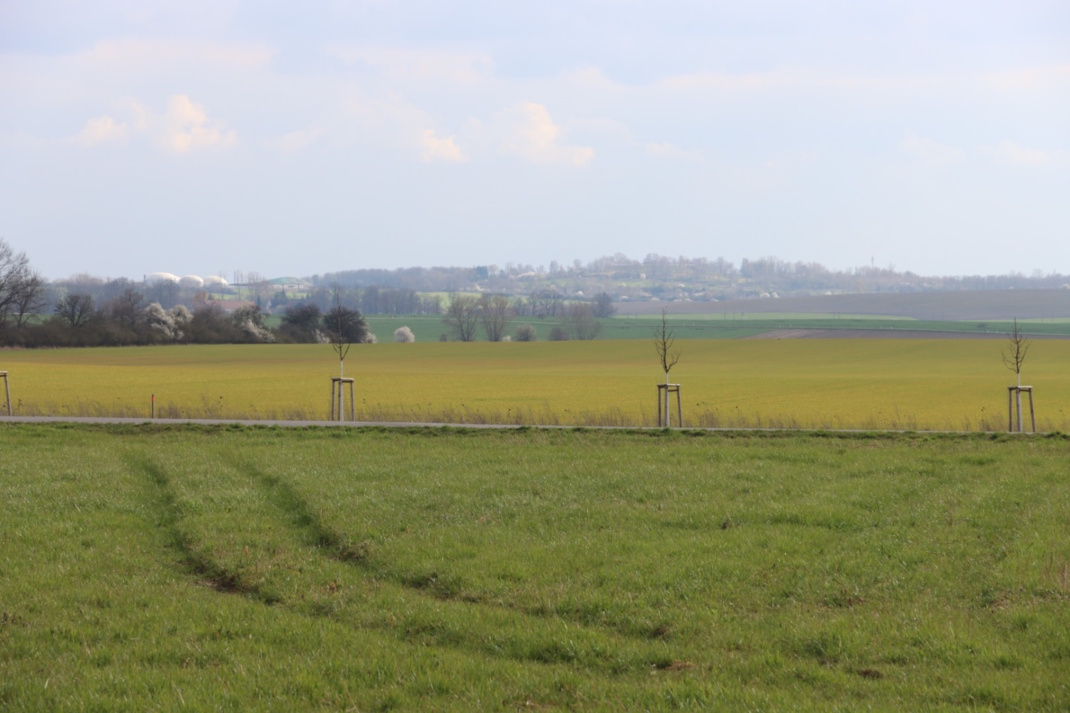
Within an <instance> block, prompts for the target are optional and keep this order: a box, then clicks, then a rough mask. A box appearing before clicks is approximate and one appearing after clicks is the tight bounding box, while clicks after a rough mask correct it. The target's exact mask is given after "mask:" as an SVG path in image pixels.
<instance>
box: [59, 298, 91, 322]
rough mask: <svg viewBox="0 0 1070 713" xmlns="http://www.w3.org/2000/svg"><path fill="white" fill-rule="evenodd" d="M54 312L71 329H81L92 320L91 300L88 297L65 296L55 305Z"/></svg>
mask: <svg viewBox="0 0 1070 713" xmlns="http://www.w3.org/2000/svg"><path fill="white" fill-rule="evenodd" d="M54 311H55V313H56V316H57V317H59V318H60V319H62V320H63V321H64V322H66V323H67V324H69V325H70V326H71V328H72V329H81V328H82V327H84V326H86V325H87V324H89V320H90V319H92V318H93V313H94V311H95V310H94V305H93V298H92V296H90V295H81V294H67V295H65V296H64V297H63V298H62V299H61V300H60V301H59V302H57V303H56V308H55V310H54Z"/></svg>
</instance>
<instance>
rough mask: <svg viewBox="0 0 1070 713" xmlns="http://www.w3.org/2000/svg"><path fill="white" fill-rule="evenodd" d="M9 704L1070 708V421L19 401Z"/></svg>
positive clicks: (4, 532)
mask: <svg viewBox="0 0 1070 713" xmlns="http://www.w3.org/2000/svg"><path fill="white" fill-rule="evenodd" d="M0 449H2V453H3V458H2V460H0V502H2V503H3V505H2V508H3V510H2V512H3V517H2V518H0V612H2V614H0V709H3V710H5V711H24V710H26V711H28V710H180V709H188V710H236V711H237V710H241V711H246V710H346V711H385V710H456V711H474V710H488V711H498V710H504V711H510V710H678V709H685V710H687V709H691V710H696V709H714V710H815V711H829V710H843V711H848V710H851V711H853V710H889V711H902V710H963V711H988V710H992V711H1018V710H1051V711H1057V710H1066V709H1067V708H1068V707H1070V677H1068V676H1067V671H1068V670H1070V581H1068V579H1070V572H1068V570H1070V538H1068V536H1067V535H1068V530H1067V527H1068V523H1070V489H1068V488H1067V476H1066V463H1067V462H1068V460H1070V440H1068V439H1067V438H1066V437H1065V436H1061V435H1052V436H1036V437H1033V436H1025V437H1012V436H1007V435H998V434H988V435H985V434H971V435H958V436H951V435H924V434H907V435H880V434H853V435H844V434H840V435H836V434H829V433H812V434H787V435H785V434H779V435H776V434H760V433H750V434H744V433H738V432H736V433H732V432H722V433H710V432H693V431H674V432H670V431H642V432H640V431H602V430H569V429H557V430H535V429H526V428H525V429H517V430H505V431H490V430H488V431H475V430H463V429H461V430H456V429H447V428H435V429H417V428H412V429H396V430H390V429H375V428H360V429H329V428H307V429H276V428H267V427H239V426H229V427H228V426H212V427H207V426H200V427H198V426H169V427H168V426H152V425H145V426H99V427H94V426H86V425H58V424H14V423H2V424H0Z"/></svg>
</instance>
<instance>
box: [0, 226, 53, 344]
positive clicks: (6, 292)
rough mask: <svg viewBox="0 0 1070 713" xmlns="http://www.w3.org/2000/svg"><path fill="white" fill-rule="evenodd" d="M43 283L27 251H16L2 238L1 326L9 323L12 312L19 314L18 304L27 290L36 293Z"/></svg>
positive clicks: (0, 269)
mask: <svg viewBox="0 0 1070 713" xmlns="http://www.w3.org/2000/svg"><path fill="white" fill-rule="evenodd" d="M42 284H43V283H42V281H41V279H40V277H39V276H38V275H37V273H35V272H34V271H33V270H32V269H31V268H30V260H29V258H27V257H26V253H16V252H15V250H14V248H12V247H11V246H10V245H8V243H7V241H6V240H4V239H3V238H0V327H3V326H4V325H5V324H6V323H7V318H8V315H10V314H11V313H12V312H14V313H16V314H18V312H19V308H18V305H19V303H20V302H21V301H24V300H25V299H26V295H27V292H34V293H36V292H37V291H39V290H40V289H41V287H42ZM21 321H22V319H21V317H20V318H19V322H20V323H21Z"/></svg>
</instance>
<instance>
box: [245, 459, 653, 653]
mask: <svg viewBox="0 0 1070 713" xmlns="http://www.w3.org/2000/svg"><path fill="white" fill-rule="evenodd" d="M228 460H229V461H230V466H231V467H233V468H235V469H236V470H238V471H239V472H241V473H244V474H246V475H247V476H248V477H249V478H250V479H251V480H252V481H253V482H254V483H256V484H257V485H258V486H259V487H260V488H261V489H262V490H263V492H264V493H265V495H266V496H267V498H268V499H269V500H270V502H272V503H273V504H274V505H275V506H276V507H278V508H279V510H280V511H281V512H283V513H284V514H285V516H286V517H288V518H289V520H290V522H291V523H292V525H293V526H294V527H295V528H296V529H297V530H299V531H300V532H301V533H303V536H304V538H305V540H306V542H308V543H309V544H311V545H313V546H315V547H317V548H320V550H321V552H322V553H323V554H324V555H325V556H326V557H328V558H330V559H333V560H335V561H337V562H340V563H342V564H345V565H347V566H354V567H358V568H359V569H360V570H362V571H363V572H364V573H365V574H367V575H368V576H370V577H373V578H374V579H376V580H379V581H383V582H390V583H392V584H397V585H400V586H402V587H404V588H406V589H408V590H410V591H413V592H416V593H418V594H421V595H423V596H427V597H431V598H434V599H437V600H439V601H443V602H447V603H453V604H461V605H465V606H471V607H480V608H486V609H488V610H494V611H499V612H503V613H505V612H507V613H510V614H514V615H519V616H521V617H523V618H530V619H534V620H538V621H543V622H550V621H553V620H558V621H561V622H567V623H568V626H570V627H578V628H579V629H580V630H583V631H587V632H588V634H589V635H590V636H593V637H609V638H610V639H615V638H618V637H619V638H620V639H622V640H624V641H631V642H632V643H633V644H640V645H642V644H650V643H662V644H664V643H665V642H664V641H660V642H659V641H658V640H660V639H662V635H661V634H641V633H637V632H634V631H628V630H624V629H622V628H620V627H616V626H610V627H602V626H592V625H591V624H590V623H589V622H586V621H583V620H582V618H581V617H568V616H561V615H560V613H551V612H548V611H545V610H542V609H528V608H525V607H516V606H510V605H508V604H502V603H496V602H491V601H488V600H487V599H486V598H485V597H483V596H480V595H476V594H468V593H463V592H461V591H460V589H461V588H460V587H459V586H458V585H457V583H456V582H453V581H451V580H450V579H449V578H443V577H440V576H439V575H438V574H437V573H433V574H422V575H417V576H410V577H406V576H401V575H399V574H398V573H396V572H393V571H391V570H390V569H389V568H387V567H383V566H380V565H378V564H376V563H375V562H374V561H373V558H372V557H371V554H372V552H371V546H370V544H369V543H368V542H367V541H362V542H360V543H359V544H355V545H354V544H351V539H350V538H348V537H346V536H345V535H344V534H342V533H339V532H337V531H335V530H333V529H332V528H331V527H330V526H329V525H328V524H326V523H325V522H323V520H322V519H321V518H320V517H319V515H318V513H317V512H316V510H315V508H313V507H312V506H310V505H309V503H308V502H307V501H306V500H305V499H304V498H303V497H302V496H301V494H300V493H299V492H298V491H297V490H296V489H295V488H294V487H293V485H291V484H290V483H289V482H287V481H286V480H285V479H283V478H281V477H279V476H277V475H274V474H272V473H268V472H265V471H264V470H261V469H260V468H258V467H257V466H256V465H254V464H253V463H250V462H248V461H244V460H242V459H240V458H238V457H235V456H230V457H229V459H228ZM414 627H415V629H416V631H415V633H416V635H420V634H421V633H426V634H429V635H431V637H432V639H434V640H437V641H438V643H439V644H441V645H444V646H447V647H449V648H460V649H464V650H475V651H478V652H481V653H483V654H494V655H502V654H505V655H506V656H507V657H508V658H512V659H514V660H523V661H531V662H535V663H542V664H561V663H566V664H573V663H577V662H579V661H580V660H581V659H584V658H588V657H590V658H592V659H594V660H596V661H598V664H597V665H600V666H605V667H609V668H613V667H614V666H616V665H619V662H618V663H617V664H614V662H613V660H612V659H613V655H612V653H611V651H612V649H613V648H614V647H612V646H605V644H608V642H600V643H596V642H595V641H593V640H592V641H591V642H589V644H588V647H589V648H590V650H589V651H588V652H587V654H586V655H585V654H584V653H583V651H582V649H583V648H585V647H583V646H577V645H576V643H575V642H574V641H573V640H572V639H571V635H570V636H569V638H568V640H567V643H562V641H560V640H559V639H558V637H557V636H555V635H552V634H551V635H550V636H549V638H548V639H547V638H542V637H537V639H538V640H528V641H526V642H520V641H518V642H513V643H514V645H513V646H512V647H509V646H507V647H505V648H512V649H513V650H512V651H508V652H506V651H504V650H503V647H502V646H501V645H500V643H499V644H495V645H493V646H490V645H488V644H487V643H486V642H483V643H480V644H476V645H475V646H474V647H473V646H472V644H471V643H468V644H466V643H464V641H463V639H464V638H465V636H464V635H463V634H461V633H459V632H456V631H453V632H440V634H441V635H439V636H436V635H435V630H436V625H435V624H434V622H430V621H426V622H416V623H415V624H414ZM636 655H637V656H638V657H639V661H640V664H639V665H640V666H641V667H642V668H653V669H660V668H663V666H664V662H665V661H668V660H671V659H667V658H666V652H665V651H660V652H657V653H652V652H646V653H643V654H638V653H637V654H636ZM590 663H593V662H590Z"/></svg>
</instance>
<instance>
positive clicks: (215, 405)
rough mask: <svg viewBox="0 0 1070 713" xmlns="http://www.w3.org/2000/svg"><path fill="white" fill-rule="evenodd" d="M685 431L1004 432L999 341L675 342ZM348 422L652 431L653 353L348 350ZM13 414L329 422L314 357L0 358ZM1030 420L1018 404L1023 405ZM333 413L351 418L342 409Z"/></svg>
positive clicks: (188, 349) (1045, 406)
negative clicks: (352, 404) (352, 382)
mask: <svg viewBox="0 0 1070 713" xmlns="http://www.w3.org/2000/svg"><path fill="white" fill-rule="evenodd" d="M677 345H678V346H679V348H680V350H681V352H682V355H681V358H680V361H679V364H678V365H677V366H676V367H675V368H674V369H673V371H672V374H671V376H672V381H673V382H674V383H680V384H681V385H682V395H683V411H684V425H685V426H692V427H718V426H723V427H736V426H741V427H742V426H747V427H753V426H758V427H789V428H793V427H798V428H867V429H869V428H875V429H936V430H944V429H947V430H1005V429H1006V428H1007V386H1008V385H1010V384H1013V383H1014V375H1013V373H1011V372H1010V371H1008V370H1007V369H1006V368H1005V367H1004V365H1003V361H1002V358H1001V350H1002V349H1003V348H1004V347H1005V344H1004V343H1003V341H1001V340H971V339H961V340H937V339H928V340H911V339H876V340H868V339H857V340H854V339H831V340H818V339H805V340H735V341H728V340H709V341H706V340H681V341H679V342H677ZM345 366H346V369H345V375H346V376H347V377H354V378H355V379H356V394H357V397H356V411H357V418H358V419H359V420H376V421H382V420H386V421H437V422H451V423H519V424H562V425H625V426H639V425H647V426H650V425H655V423H656V409H657V401H656V389H655V385H656V384H657V383H658V382H659V381H662V380H663V379H664V374H663V373H662V372H661V369H660V366H659V363H658V361H657V357H656V355H655V353H654V348H653V344H652V343H651V341H650V340H634V341H632V340H604V341H593V342H535V343H515V342H514V343H497V344H492V343H468V344H464V343H452V342H451V343H418V344H394V343H391V344H374V345H359V346H354V347H353V349H352V350H351V351H350V353H349V356H348V358H347V359H346V362H345ZM0 370H6V371H8V372H9V377H10V380H11V381H10V386H11V401H12V406H13V410H14V412H15V413H16V414H20V415H60V416H108V415H113V416H147V415H149V411H150V399H151V397H152V395H153V394H155V397H156V415H157V417H163V418H254V419H309V420H323V419H326V418H327V417H328V411H329V402H330V378H331V377H332V376H336V375H337V374H338V362H337V359H336V358H335V357H334V354H333V352H332V350H331V349H330V347H329V346H324V345H225V346H170V347H138V348H129V347H128V348H117V349H57V350H33V351H29V350H27V351H5V352H2V353H0ZM1023 383H1024V384H1031V385H1033V386H1034V397H1035V401H1036V419H1037V428H1038V430H1041V431H1055V430H1058V431H1066V430H1068V426H1070V342H1068V341H1061V340H1049V341H1044V340H1037V341H1036V342H1034V343H1033V345H1032V349H1031V350H1030V352H1029V354H1028V359H1027V360H1026V363H1025V367H1024V370H1023ZM1026 407H1027V413H1028V404H1027V403H1026ZM346 410H347V411H348V410H349V409H348V405H347V408H346Z"/></svg>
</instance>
